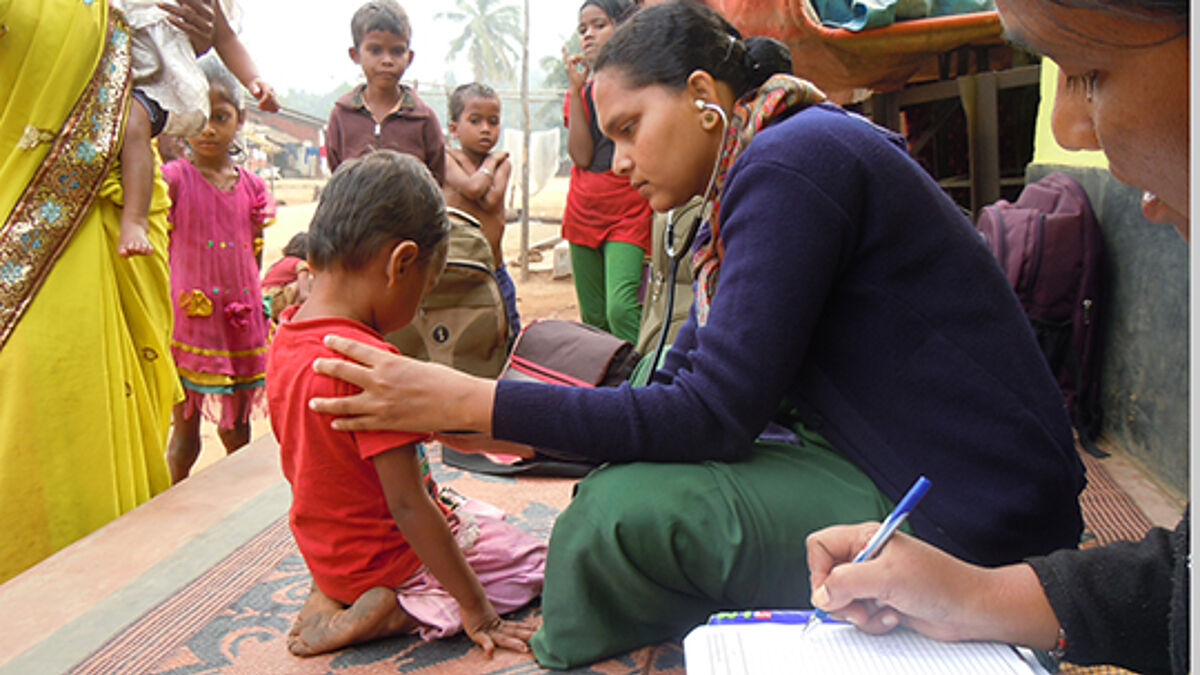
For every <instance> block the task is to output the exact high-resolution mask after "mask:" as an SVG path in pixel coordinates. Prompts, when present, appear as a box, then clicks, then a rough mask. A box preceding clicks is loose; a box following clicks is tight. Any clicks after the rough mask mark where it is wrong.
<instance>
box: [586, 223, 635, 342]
mask: <svg viewBox="0 0 1200 675" xmlns="http://www.w3.org/2000/svg"><path fill="white" fill-rule="evenodd" d="M645 259H646V252H645V251H643V250H642V248H641V247H640V246H637V245H636V244H630V243H627V242H623V241H606V242H604V243H603V244H601V246H600V248H591V247H590V246H582V245H580V244H571V274H572V275H573V276H574V277H575V297H576V298H577V299H578V300H579V318H580V320H582V321H583V322H584V323H586V324H588V325H590V326H595V327H596V328H599V329H600V330H603V331H606V332H608V333H612V334H613V335H616V336H617V337H619V338H621V339H622V340H629V341H630V342H637V338H638V330H639V329H640V328H641V325H642V304H641V303H640V302H638V289H639V288H641V285H642V267H643V262H644V261H645Z"/></svg>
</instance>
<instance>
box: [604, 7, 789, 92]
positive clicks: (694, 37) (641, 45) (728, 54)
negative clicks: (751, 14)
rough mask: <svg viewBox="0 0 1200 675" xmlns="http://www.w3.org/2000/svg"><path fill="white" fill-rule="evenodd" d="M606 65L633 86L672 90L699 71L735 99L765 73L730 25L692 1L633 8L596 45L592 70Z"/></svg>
mask: <svg viewBox="0 0 1200 675" xmlns="http://www.w3.org/2000/svg"><path fill="white" fill-rule="evenodd" d="M605 68H620V69H621V70H623V71H624V74H625V77H626V78H627V79H628V81H629V83H630V84H631V85H632V86H633V87H635V88H638V87H644V86H646V85H650V84H661V85H664V86H666V87H670V88H671V89H682V88H683V87H684V86H685V85H686V84H687V78H688V75H691V74H692V72H693V71H695V70H704V71H706V72H708V73H709V74H710V75H712V76H713V78H715V79H716V80H718V81H721V82H724V83H725V84H727V85H729V87H730V88H731V89H733V93H734V95H735V96H737V97H739V98H740V97H741V96H742V94H745V93H746V92H747V91H750V90H751V89H755V88H757V87H758V86H759V85H761V84H762V83H763V82H766V81H767V78H768V77H770V74H764V72H763V69H761V68H758V69H756V68H755V67H754V61H753V59H751V58H750V55H749V51H748V50H747V49H746V43H745V41H743V40H742V34H741V33H739V32H738V29H736V28H734V27H733V24H731V23H729V22H728V21H726V20H725V18H724V17H722V16H721V15H720V14H717V13H716V12H715V11H713V10H711V9H709V8H708V7H705V6H704V5H700V4H698V3H695V2H692V1H691V0H681V1H680V2H668V3H665V4H661V5H654V6H652V7H644V8H642V9H639V10H638V11H637V12H635V13H634V15H633V17H632V18H630V19H629V20H628V21H626V22H625V23H624V24H622V25H621V26H620V27H619V28H617V31H616V32H615V33H613V36H612V37H611V38H609V40H608V42H606V43H605V44H604V46H603V47H601V48H600V54H599V56H597V57H596V66H595V69H594V71H595V72H600V71H601V70H604V69H605Z"/></svg>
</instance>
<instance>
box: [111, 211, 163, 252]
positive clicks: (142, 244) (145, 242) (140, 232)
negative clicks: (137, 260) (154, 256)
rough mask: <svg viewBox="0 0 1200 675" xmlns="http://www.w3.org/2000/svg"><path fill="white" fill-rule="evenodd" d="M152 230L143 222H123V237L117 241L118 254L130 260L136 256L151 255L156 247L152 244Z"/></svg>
mask: <svg viewBox="0 0 1200 675" xmlns="http://www.w3.org/2000/svg"><path fill="white" fill-rule="evenodd" d="M149 233H150V228H149V226H147V225H146V223H145V222H144V221H143V222H137V221H133V220H130V221H126V220H122V221H121V236H120V237H119V238H118V239H117V253H120V254H121V255H122V256H123V257H126V258H128V257H129V256H134V255H150V254H151V253H154V246H153V245H151V243H150V236H149Z"/></svg>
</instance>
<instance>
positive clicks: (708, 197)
mask: <svg viewBox="0 0 1200 675" xmlns="http://www.w3.org/2000/svg"><path fill="white" fill-rule="evenodd" d="M693 105H695V106H696V109H697V110H699V111H701V112H703V111H705V110H710V111H712V112H715V113H717V115H719V116H720V118H721V150H720V152H718V153H717V159H716V161H714V162H713V167H712V173H710V174H709V176H708V187H706V188H704V196H703V198H702V199H701V200H700V210H699V212H698V213H699V214H700V216H699V217H701V218H702V217H703V216H704V212H705V210H706V209H708V208H709V205H710V204H711V201H712V193H713V188H715V187H716V184H717V173H718V172H719V171H720V169H721V162H722V161H724V159H725V150H726V147H727V144H726V143H725V133H726V132H727V131H728V130H729V116H728V115H727V114H726V113H725V109H724V108H722V107H721V106H719V105H717V104H716V103H710V102H708V101H705V100H704V99H701V98H698V99H696V100H695V101H694V103H693ZM699 229H700V228H699V227H693V228H692V231H691V232H689V233H688V235H687V238H686V239H685V240H684V242H683V245H682V246H679V247H678V248H676V246H675V209H671V210H669V211H667V224H666V226H665V227H664V228H663V250H664V251H665V252H666V254H667V258H668V259H669V260H670V261H671V264H670V268H669V271H668V272H667V281H666V284H667V289H666V290H667V302H666V306H665V311H664V313H663V322H662V329H661V330H660V331H659V333H658V341H657V344H656V345H655V347H654V360H653V361H651V362H650V363H651V364H652V366H653V367H651V368H650V369H649V371H648V373H649V374H648V375H647V376H646V382H643V384H645V383H648V382H649V381H650V378H651V377H653V375H654V371H656V370H658V366H659V359H661V358H662V355H663V349H664V348H665V347H666V344H667V334H668V333H670V331H671V314H672V310H673V308H674V306H675V278H676V276H677V275H678V274H679V263H680V261H681V260H683V256H684V253H685V252H687V251H689V250H691V248H692V242H693V241H695V239H696V231H697V230H699Z"/></svg>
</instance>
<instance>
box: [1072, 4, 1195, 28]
mask: <svg viewBox="0 0 1200 675" xmlns="http://www.w3.org/2000/svg"><path fill="white" fill-rule="evenodd" d="M1049 1H1050V2H1052V3H1053V4H1056V5H1061V6H1063V7H1067V8H1069V9H1088V10H1093V11H1098V12H1111V13H1113V14H1120V15H1122V16H1129V17H1137V18H1142V19H1156V18H1157V19H1161V20H1163V21H1178V22H1183V23H1187V20H1188V18H1190V17H1191V2H1190V0H1049Z"/></svg>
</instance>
